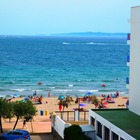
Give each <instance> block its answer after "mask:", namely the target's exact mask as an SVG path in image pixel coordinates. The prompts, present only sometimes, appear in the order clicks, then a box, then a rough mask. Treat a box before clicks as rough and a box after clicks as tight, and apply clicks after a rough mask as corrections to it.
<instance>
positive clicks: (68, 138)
mask: <svg viewBox="0 0 140 140" xmlns="http://www.w3.org/2000/svg"><path fill="white" fill-rule="evenodd" d="M64 140H91V138H89V137H88V136H86V135H85V133H84V132H82V129H81V127H80V126H79V125H71V126H70V127H67V128H65V130H64Z"/></svg>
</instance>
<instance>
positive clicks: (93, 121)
mask: <svg viewBox="0 0 140 140" xmlns="http://www.w3.org/2000/svg"><path fill="white" fill-rule="evenodd" d="M91 125H93V126H95V119H94V118H93V117H91Z"/></svg>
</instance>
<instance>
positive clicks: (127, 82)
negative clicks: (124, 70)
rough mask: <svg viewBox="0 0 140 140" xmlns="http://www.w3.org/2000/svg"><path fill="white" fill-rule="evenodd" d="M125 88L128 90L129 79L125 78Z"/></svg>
mask: <svg viewBox="0 0 140 140" xmlns="http://www.w3.org/2000/svg"><path fill="white" fill-rule="evenodd" d="M126 87H127V88H129V77H126Z"/></svg>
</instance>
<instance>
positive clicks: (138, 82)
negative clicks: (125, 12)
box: [129, 6, 140, 115]
mask: <svg viewBox="0 0 140 140" xmlns="http://www.w3.org/2000/svg"><path fill="white" fill-rule="evenodd" d="M130 24H131V40H130V62H131V65H130V82H129V109H130V110H131V111H133V112H135V113H137V114H139V115H140V101H139V100H140V6H137V7H132V8H131V20H130Z"/></svg>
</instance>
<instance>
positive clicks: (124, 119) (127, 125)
mask: <svg viewBox="0 0 140 140" xmlns="http://www.w3.org/2000/svg"><path fill="white" fill-rule="evenodd" d="M92 111H94V112H95V113H96V114H98V115H100V116H101V117H103V118H104V119H106V120H107V121H109V122H110V123H112V124H114V125H115V126H117V127H118V128H120V129H121V130H123V131H125V132H126V133H128V134H129V135H131V136H132V137H134V138H135V139H140V116H139V115H137V114H135V113H133V112H131V111H129V110H128V109H106V110H102V109H100V110H95V109H92Z"/></svg>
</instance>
